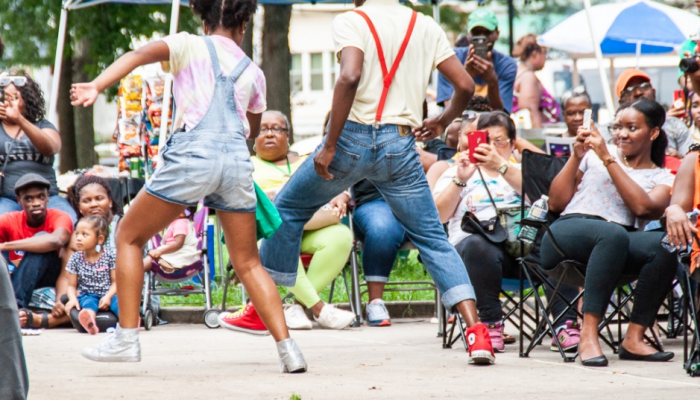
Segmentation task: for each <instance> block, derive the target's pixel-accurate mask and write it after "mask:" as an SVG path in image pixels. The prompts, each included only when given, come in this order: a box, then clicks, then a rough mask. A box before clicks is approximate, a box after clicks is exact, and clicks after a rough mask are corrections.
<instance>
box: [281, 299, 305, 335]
mask: <svg viewBox="0 0 700 400" xmlns="http://www.w3.org/2000/svg"><path fill="white" fill-rule="evenodd" d="M284 319H285V321H286V322H287V328H289V329H296V330H308V329H311V321H310V320H309V318H308V317H307V316H306V313H305V312H304V309H303V308H302V307H301V306H300V305H299V304H292V305H289V306H285V307H284Z"/></svg>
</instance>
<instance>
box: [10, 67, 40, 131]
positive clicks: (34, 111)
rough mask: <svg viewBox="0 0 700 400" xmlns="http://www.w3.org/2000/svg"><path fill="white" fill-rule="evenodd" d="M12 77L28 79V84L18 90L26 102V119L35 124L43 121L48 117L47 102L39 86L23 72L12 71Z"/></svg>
mask: <svg viewBox="0 0 700 400" xmlns="http://www.w3.org/2000/svg"><path fill="white" fill-rule="evenodd" d="M15 71H16V72H15ZM10 75H15V76H24V77H25V78H27V84H26V85H24V86H21V87H18V88H17V90H18V91H19V93H20V95H21V96H22V101H24V111H25V113H24V118H26V119H28V120H29V121H31V122H34V123H37V122H39V121H41V120H43V119H44V116H45V115H46V101H45V100H44V92H42V91H41V88H40V87H39V84H38V83H36V82H35V81H34V79H32V77H31V76H29V74H27V73H26V72H24V71H21V70H10Z"/></svg>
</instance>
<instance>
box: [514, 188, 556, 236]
mask: <svg viewBox="0 0 700 400" xmlns="http://www.w3.org/2000/svg"><path fill="white" fill-rule="evenodd" d="M547 200H549V197H548V196H547V195H544V194H543V195H542V197H541V198H540V199H539V200H537V201H536V202H535V204H533V205H532V207H530V212H529V213H528V214H527V219H530V220H535V221H546V220H547V212H548V211H549V205H548V204H547ZM537 230H538V229H537V228H535V227H533V226H522V227H521V228H520V233H518V239H520V240H522V241H523V242H525V243H532V242H534V241H535V237H536V236H537Z"/></svg>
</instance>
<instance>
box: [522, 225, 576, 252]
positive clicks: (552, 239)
mask: <svg viewBox="0 0 700 400" xmlns="http://www.w3.org/2000/svg"><path fill="white" fill-rule="evenodd" d="M520 225H521V226H530V227H533V228H535V229H537V230H538V231H539V230H540V229H542V228H544V230H545V232H547V233H548V234H549V239H550V240H551V241H552V246H554V250H556V251H557V253H559V255H561V256H562V257H567V256H566V254H565V253H564V250H562V248H561V247H560V246H559V243H557V240H556V239H555V238H554V235H553V234H552V231H551V230H550V229H549V224H548V223H547V221H542V220H538V219H530V218H523V219H521V220H520Z"/></svg>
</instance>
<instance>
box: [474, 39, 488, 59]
mask: <svg viewBox="0 0 700 400" xmlns="http://www.w3.org/2000/svg"><path fill="white" fill-rule="evenodd" d="M471 44H472V45H474V54H476V55H477V56H479V57H481V58H483V59H484V60H487V59H488V58H487V54H488V52H489V43H488V42H487V41H486V36H474V37H472V41H471Z"/></svg>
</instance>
